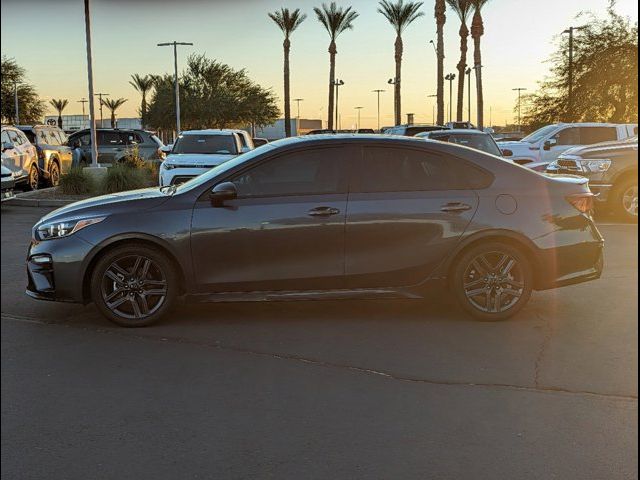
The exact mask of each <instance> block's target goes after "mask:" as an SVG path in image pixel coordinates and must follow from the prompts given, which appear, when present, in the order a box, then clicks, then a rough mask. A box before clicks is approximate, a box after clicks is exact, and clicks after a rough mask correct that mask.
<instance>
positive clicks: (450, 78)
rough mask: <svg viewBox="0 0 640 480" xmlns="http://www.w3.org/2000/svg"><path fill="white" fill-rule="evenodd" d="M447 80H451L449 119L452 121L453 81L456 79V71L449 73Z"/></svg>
mask: <svg viewBox="0 0 640 480" xmlns="http://www.w3.org/2000/svg"><path fill="white" fill-rule="evenodd" d="M444 79H445V80H449V121H451V118H452V115H453V113H452V112H453V81H454V80H455V79H456V74H455V73H448V74H447V75H446V76H445V77H444Z"/></svg>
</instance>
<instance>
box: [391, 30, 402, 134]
mask: <svg viewBox="0 0 640 480" xmlns="http://www.w3.org/2000/svg"><path fill="white" fill-rule="evenodd" d="M395 46H396V55H395V60H396V83H395V85H394V86H393V87H394V92H393V93H394V101H395V107H396V108H395V113H396V125H400V124H401V123H402V99H401V85H402V83H401V77H402V51H403V45H402V37H401V36H400V35H398V36H397V37H396V45H395Z"/></svg>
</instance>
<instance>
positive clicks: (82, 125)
mask: <svg viewBox="0 0 640 480" xmlns="http://www.w3.org/2000/svg"><path fill="white" fill-rule="evenodd" d="M88 101H89V100H87V99H86V98H81V99H80V100H78V103H81V104H82V121H81V122H80V126H81V127H80V128H84V104H85V103H87V102H88Z"/></svg>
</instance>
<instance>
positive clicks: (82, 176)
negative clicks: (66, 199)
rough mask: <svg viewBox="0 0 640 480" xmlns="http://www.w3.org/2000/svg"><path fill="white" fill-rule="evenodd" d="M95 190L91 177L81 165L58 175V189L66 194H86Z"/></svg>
mask: <svg viewBox="0 0 640 480" xmlns="http://www.w3.org/2000/svg"><path fill="white" fill-rule="evenodd" d="M94 190H95V184H94V181H93V178H92V177H90V176H89V175H87V174H86V173H85V172H84V170H83V169H82V168H81V167H75V168H72V169H71V170H69V172H68V173H67V174H66V175H63V176H61V177H60V191H61V192H62V193H64V194H66V195H88V194H90V193H92V192H93V191H94Z"/></svg>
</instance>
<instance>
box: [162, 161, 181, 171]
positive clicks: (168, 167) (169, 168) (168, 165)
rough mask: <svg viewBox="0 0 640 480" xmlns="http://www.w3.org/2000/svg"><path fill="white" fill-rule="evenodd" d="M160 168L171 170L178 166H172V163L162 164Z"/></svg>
mask: <svg viewBox="0 0 640 480" xmlns="http://www.w3.org/2000/svg"><path fill="white" fill-rule="evenodd" d="M161 166H162V168H164V169H165V170H171V169H173V168H176V167H177V166H178V165H173V164H172V163H168V162H162V165H161Z"/></svg>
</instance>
